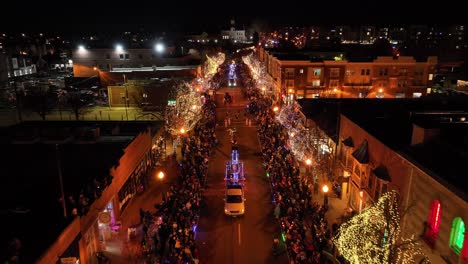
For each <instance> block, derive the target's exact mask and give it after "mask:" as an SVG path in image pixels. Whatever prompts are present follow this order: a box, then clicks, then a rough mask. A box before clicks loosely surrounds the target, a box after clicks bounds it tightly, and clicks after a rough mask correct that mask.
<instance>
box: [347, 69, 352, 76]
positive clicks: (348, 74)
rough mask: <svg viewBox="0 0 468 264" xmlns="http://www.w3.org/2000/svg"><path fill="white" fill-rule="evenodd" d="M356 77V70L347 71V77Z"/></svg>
mask: <svg viewBox="0 0 468 264" xmlns="http://www.w3.org/2000/svg"><path fill="white" fill-rule="evenodd" d="M351 75H354V70H346V76H351Z"/></svg>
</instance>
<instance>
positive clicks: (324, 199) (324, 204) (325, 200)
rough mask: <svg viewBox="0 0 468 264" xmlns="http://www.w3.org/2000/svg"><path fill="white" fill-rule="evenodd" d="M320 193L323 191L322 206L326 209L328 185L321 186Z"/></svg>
mask: <svg viewBox="0 0 468 264" xmlns="http://www.w3.org/2000/svg"><path fill="white" fill-rule="evenodd" d="M322 191H323V206H325V208H327V207H328V185H326V184H325V185H323V187H322Z"/></svg>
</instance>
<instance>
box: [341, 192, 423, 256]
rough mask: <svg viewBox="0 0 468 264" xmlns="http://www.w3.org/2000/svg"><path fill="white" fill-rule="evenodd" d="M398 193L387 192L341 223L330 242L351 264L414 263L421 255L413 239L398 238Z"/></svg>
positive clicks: (416, 242) (417, 243)
mask: <svg viewBox="0 0 468 264" xmlns="http://www.w3.org/2000/svg"><path fill="white" fill-rule="evenodd" d="M400 221H401V219H400V214H399V212H398V194H397V193H396V192H395V191H390V192H387V193H386V194H384V195H383V196H382V197H381V198H380V199H379V200H378V202H377V203H376V204H375V205H373V206H371V207H369V208H366V209H364V211H363V212H362V213H361V214H358V215H356V216H354V217H353V218H351V219H350V220H349V221H347V222H345V223H343V224H342V225H341V227H340V228H339V230H338V234H337V235H336V236H335V238H334V239H333V242H334V244H335V245H336V247H337V249H338V251H339V252H340V254H341V255H343V257H344V258H345V259H346V260H348V261H349V262H350V263H352V264H357V263H371V264H372V263H375V264H380V263H395V264H397V263H398V264H400V263H403V264H406V263H414V262H415V261H416V256H423V253H422V250H421V246H420V245H419V242H418V241H417V240H411V239H406V238H402V237H401V230H400Z"/></svg>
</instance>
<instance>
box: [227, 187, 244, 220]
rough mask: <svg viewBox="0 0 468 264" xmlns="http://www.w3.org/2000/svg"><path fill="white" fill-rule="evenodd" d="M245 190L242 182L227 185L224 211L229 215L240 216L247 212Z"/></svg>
mask: <svg viewBox="0 0 468 264" xmlns="http://www.w3.org/2000/svg"><path fill="white" fill-rule="evenodd" d="M244 202H245V198H244V190H243V187H242V185H240V184H234V183H233V184H228V185H226V195H225V197H224V213H225V214H226V215H229V216H238V215H243V214H244V213H245V203H244Z"/></svg>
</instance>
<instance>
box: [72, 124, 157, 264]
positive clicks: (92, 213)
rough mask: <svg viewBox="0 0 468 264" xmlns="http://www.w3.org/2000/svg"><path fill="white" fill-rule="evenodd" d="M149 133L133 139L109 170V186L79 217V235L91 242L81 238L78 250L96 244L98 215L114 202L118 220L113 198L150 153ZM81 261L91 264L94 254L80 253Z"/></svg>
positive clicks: (117, 216)
mask: <svg viewBox="0 0 468 264" xmlns="http://www.w3.org/2000/svg"><path fill="white" fill-rule="evenodd" d="M151 142H152V139H151V133H150V131H149V129H148V130H147V131H146V132H142V133H140V134H139V135H138V136H136V137H135V139H134V140H133V141H132V143H130V144H129V145H128V146H127V147H126V148H125V150H124V152H125V154H124V155H123V156H122V157H121V158H120V160H119V166H118V167H114V168H112V169H111V170H110V174H111V175H112V177H113V180H112V183H111V185H109V186H108V187H107V188H106V189H105V190H104V191H103V192H102V195H101V197H99V199H97V200H96V201H95V202H94V203H93V204H92V205H91V207H90V209H89V212H88V214H87V215H85V216H83V217H81V221H80V226H81V234H88V232H91V233H92V235H91V239H93V241H89V240H86V239H85V238H86V237H83V238H82V239H81V240H80V242H79V243H80V250H84V251H86V250H87V248H88V247H87V244H88V243H95V244H98V243H99V242H98V241H97V240H98V238H99V233H98V231H97V219H98V216H99V214H100V213H101V212H102V211H103V210H104V208H105V207H106V205H107V204H108V203H109V202H111V201H114V208H115V209H116V210H115V215H116V219H117V220H118V219H119V218H120V215H121V213H122V212H120V211H119V210H118V209H119V207H118V204H116V203H115V198H116V196H117V195H118V192H119V191H120V189H121V188H122V186H123V185H124V183H125V182H126V181H127V180H128V178H129V176H130V175H131V174H132V172H133V171H134V170H135V168H136V167H137V166H138V165H139V163H140V162H141V161H142V160H143V158H144V157H145V155H147V154H148V153H150V149H151ZM80 253H81V256H82V259H80V261H81V262H80V263H82V264H87V263H93V262H92V261H93V260H91V259H92V256H93V254H94V252H80Z"/></svg>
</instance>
